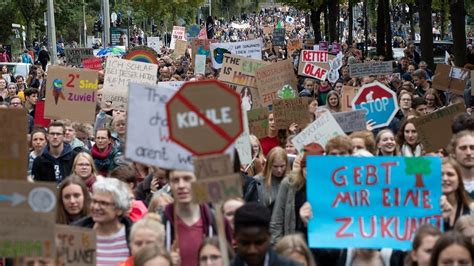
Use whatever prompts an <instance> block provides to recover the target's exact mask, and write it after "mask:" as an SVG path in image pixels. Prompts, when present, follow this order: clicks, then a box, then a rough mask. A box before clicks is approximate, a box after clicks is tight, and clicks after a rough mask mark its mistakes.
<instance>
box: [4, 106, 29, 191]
mask: <svg viewBox="0 0 474 266" xmlns="http://www.w3.org/2000/svg"><path fill="white" fill-rule="evenodd" d="M27 117H28V114H27V112H26V110H23V109H0V124H1V125H2V126H1V127H0V136H1V137H0V179H17V180H26V175H27V170H28V142H27V139H26V135H27V134H28V129H27V126H28V120H27ZM0 200H1V199H0Z"/></svg>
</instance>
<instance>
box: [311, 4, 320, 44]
mask: <svg viewBox="0 0 474 266" xmlns="http://www.w3.org/2000/svg"><path fill="white" fill-rule="evenodd" d="M311 25H312V26H313V31H314V39H315V40H314V41H315V43H319V42H320V41H321V8H318V9H312V10H311Z"/></svg>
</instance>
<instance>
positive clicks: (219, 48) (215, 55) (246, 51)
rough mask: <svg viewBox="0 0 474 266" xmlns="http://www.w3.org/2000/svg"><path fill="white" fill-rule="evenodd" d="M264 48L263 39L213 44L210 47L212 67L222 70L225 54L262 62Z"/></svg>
mask: <svg viewBox="0 0 474 266" xmlns="http://www.w3.org/2000/svg"><path fill="white" fill-rule="evenodd" d="M262 47H263V42H262V39H261V38H259V39H254V40H250V41H243V42H227V43H212V44H211V45H210V51H211V57H212V65H213V67H214V68H215V69H220V68H221V66H222V62H223V60H224V54H233V55H240V56H243V57H247V58H252V59H258V60H262Z"/></svg>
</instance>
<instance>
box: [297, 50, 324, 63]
mask: <svg viewBox="0 0 474 266" xmlns="http://www.w3.org/2000/svg"><path fill="white" fill-rule="evenodd" d="M302 52H303V57H302V59H303V62H310V63H327V62H328V51H313V50H303V51H302Z"/></svg>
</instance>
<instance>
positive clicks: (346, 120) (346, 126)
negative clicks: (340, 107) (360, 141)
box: [332, 110, 367, 133]
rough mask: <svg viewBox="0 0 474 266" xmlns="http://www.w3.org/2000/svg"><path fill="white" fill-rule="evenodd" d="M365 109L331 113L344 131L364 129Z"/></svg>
mask: <svg viewBox="0 0 474 266" xmlns="http://www.w3.org/2000/svg"><path fill="white" fill-rule="evenodd" d="M365 113H366V111H365V110H356V111H349V112H340V113H333V114H332V115H333V116H334V119H336V121H337V123H338V124H339V126H341V128H342V130H343V131H344V132H346V133H350V132H354V131H360V130H366V129H367V128H366V121H365Z"/></svg>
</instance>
